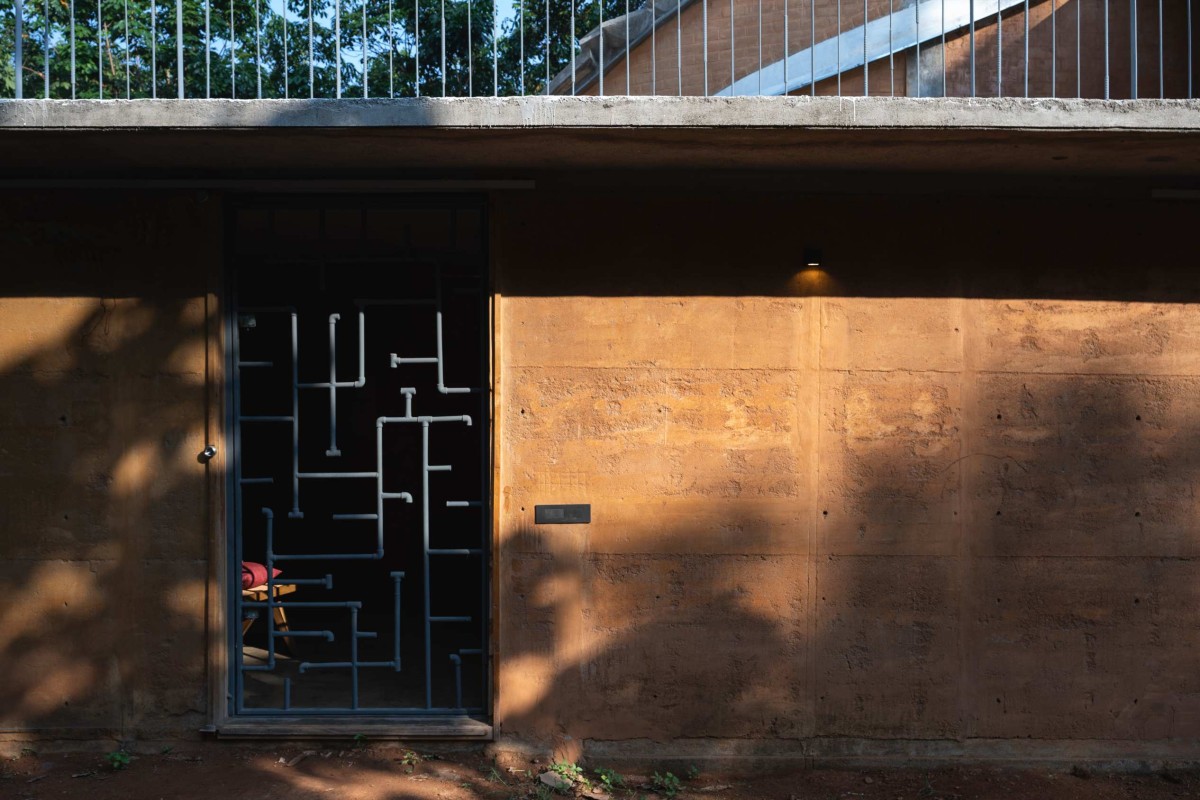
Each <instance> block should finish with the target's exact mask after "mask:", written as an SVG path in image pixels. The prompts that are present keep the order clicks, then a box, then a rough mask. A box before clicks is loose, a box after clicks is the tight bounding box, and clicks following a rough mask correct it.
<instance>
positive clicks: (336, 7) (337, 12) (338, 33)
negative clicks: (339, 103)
mask: <svg viewBox="0 0 1200 800" xmlns="http://www.w3.org/2000/svg"><path fill="white" fill-rule="evenodd" d="M333 39H334V43H333V61H334V65H333V71H334V74H335V75H336V94H337V99H338V100H341V99H342V0H334V2H333Z"/></svg>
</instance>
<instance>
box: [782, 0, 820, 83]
mask: <svg viewBox="0 0 1200 800" xmlns="http://www.w3.org/2000/svg"><path fill="white" fill-rule="evenodd" d="M784 30H785V31H786V30H787V26H786V25H785V26H784ZM808 38H809V42H808V94H809V96H810V97H816V96H817V0H808ZM785 39H786V37H785ZM785 49H786V48H785ZM783 63H784V66H785V67H786V66H787V60H786V56H785V60H784V62H783ZM786 76H787V70H786V69H785V70H784V83H785V86H786V83H787V80H786Z"/></svg>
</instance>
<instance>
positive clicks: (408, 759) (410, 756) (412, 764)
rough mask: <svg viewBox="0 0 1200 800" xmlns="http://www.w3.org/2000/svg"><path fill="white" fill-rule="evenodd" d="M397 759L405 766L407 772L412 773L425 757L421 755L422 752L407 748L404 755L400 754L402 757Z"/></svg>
mask: <svg viewBox="0 0 1200 800" xmlns="http://www.w3.org/2000/svg"><path fill="white" fill-rule="evenodd" d="M396 760H397V761H399V762H400V764H401V765H402V766H403V767H404V771H405V772H407V773H409V774H411V773H412V771H413V770H415V769H416V768H417V765H418V764H420V763H421V762H422V761H424V760H425V759H424V758H422V757H421V754H420V753H415V752H413V751H412V750H405V751H404V755H402V756H400V758H398V759H396Z"/></svg>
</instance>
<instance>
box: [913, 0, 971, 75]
mask: <svg viewBox="0 0 1200 800" xmlns="http://www.w3.org/2000/svg"><path fill="white" fill-rule="evenodd" d="M918 13H919V12H918ZM967 16H968V17H969V18H970V20H971V32H970V37H971V39H970V44H969V46H968V50H969V51H970V57H971V97H974V96H975V0H971V2H970V4H969V8H968V11H967ZM920 89H921V87H920V85H919V84H918V86H917V91H918V92H920Z"/></svg>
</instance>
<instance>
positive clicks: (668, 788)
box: [650, 772, 683, 797]
mask: <svg viewBox="0 0 1200 800" xmlns="http://www.w3.org/2000/svg"><path fill="white" fill-rule="evenodd" d="M650 785H651V786H653V787H654V791H656V792H658V793H659V794H661V795H662V796H663V797H674V796H675V795H677V794H679V791H680V789H682V788H683V783H682V782H681V781H680V780H679V778H677V777H676V776H675V775H674V773H671V772H664V773H663V774H662V775H659V774H658V773H657V772H656V773H654V777H652V778H651V779H650Z"/></svg>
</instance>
